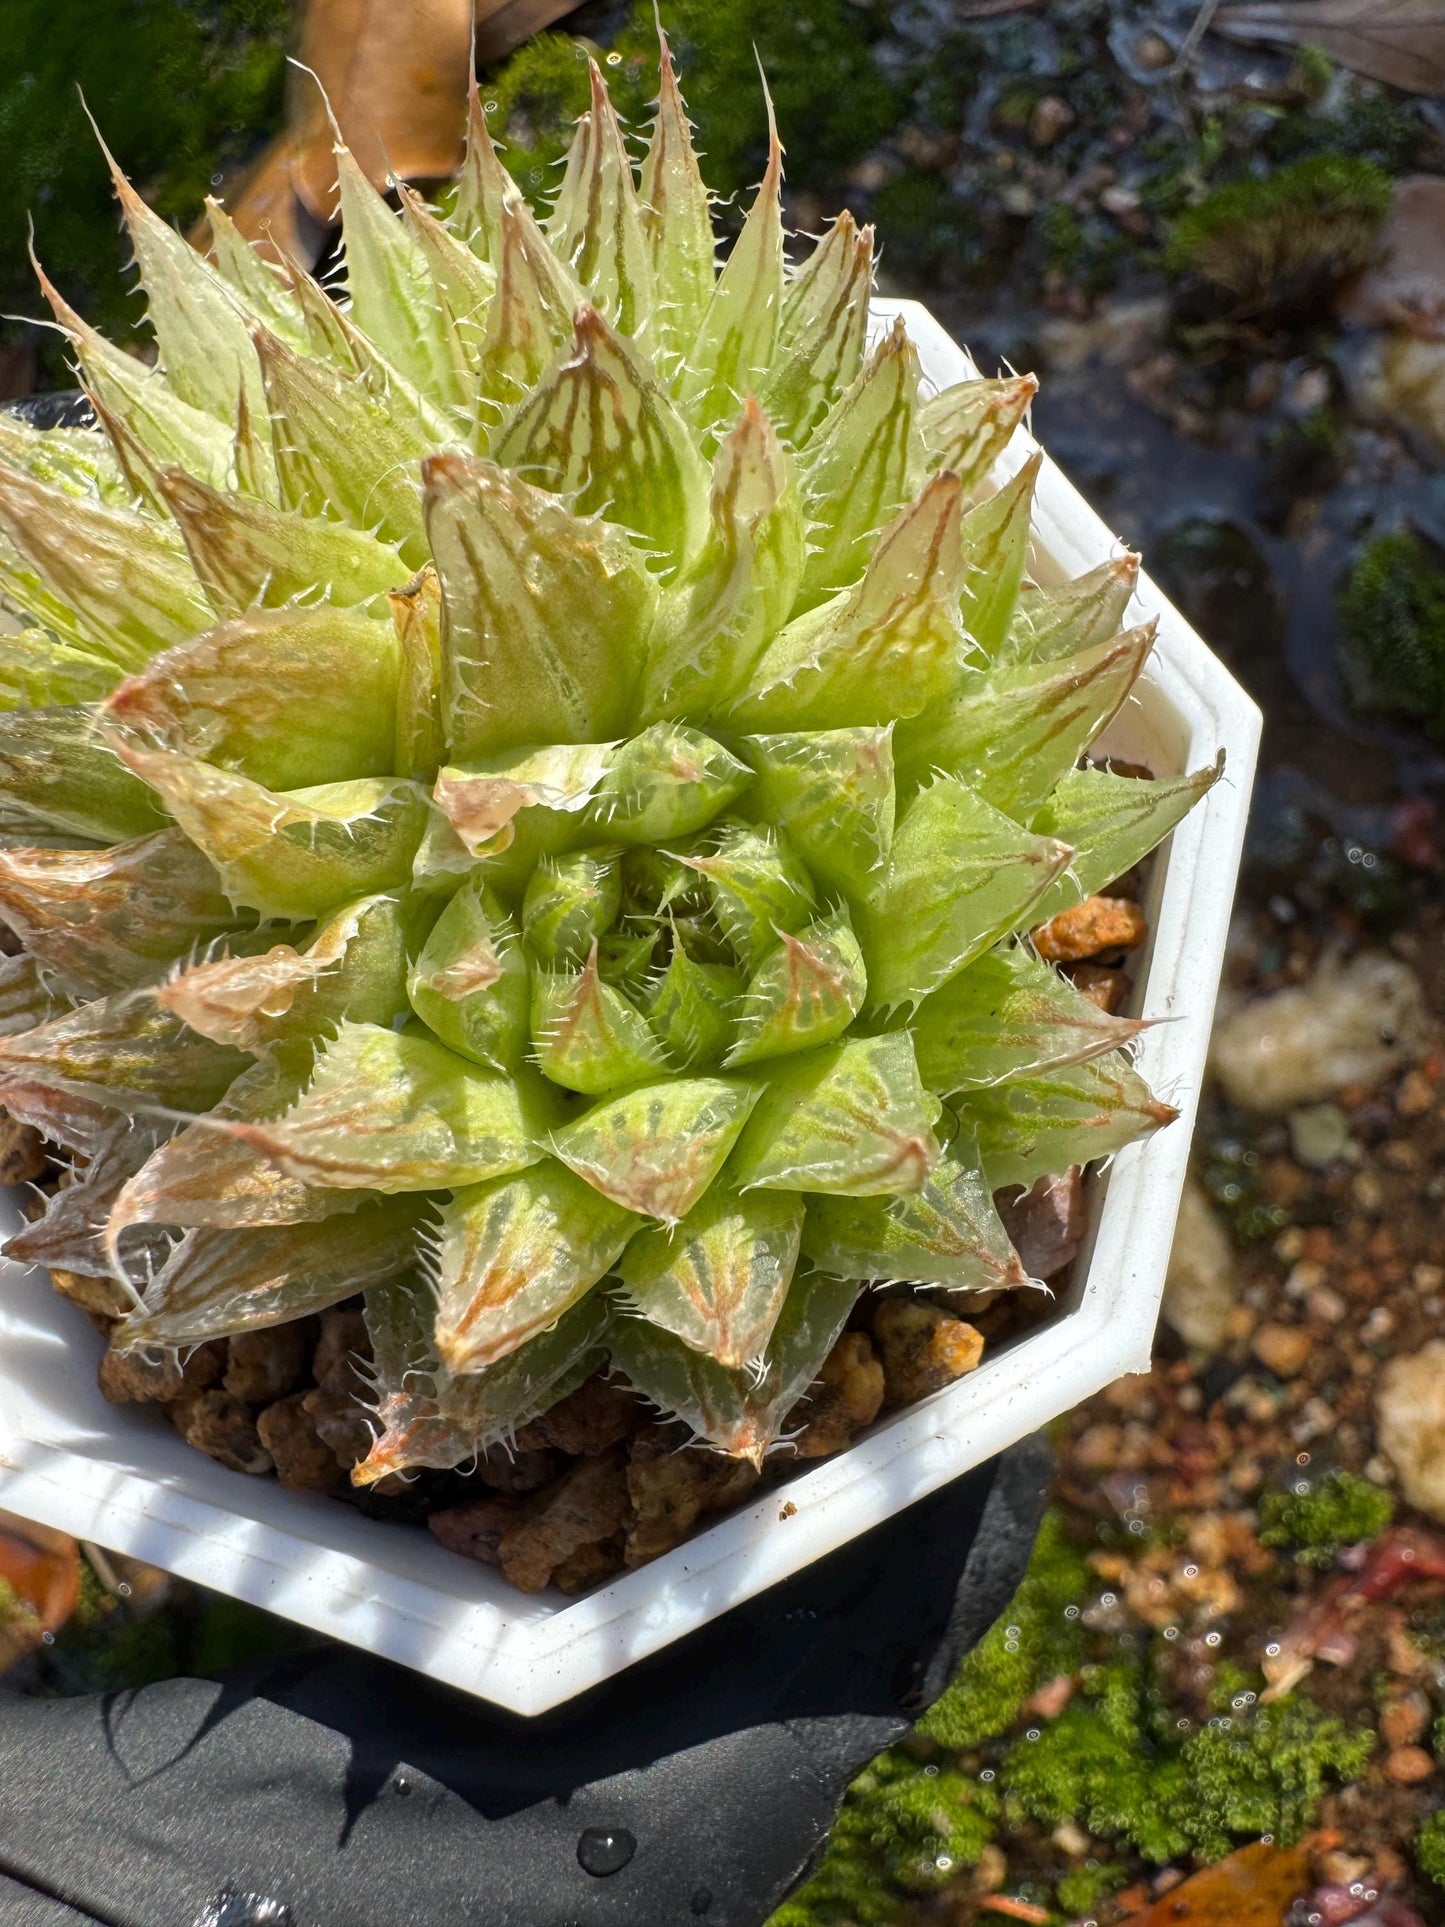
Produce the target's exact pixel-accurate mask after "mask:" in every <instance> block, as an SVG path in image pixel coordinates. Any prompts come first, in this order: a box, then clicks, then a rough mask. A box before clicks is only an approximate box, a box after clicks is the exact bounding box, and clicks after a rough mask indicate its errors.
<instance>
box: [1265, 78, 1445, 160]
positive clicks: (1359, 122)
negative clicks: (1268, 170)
mask: <svg viewBox="0 0 1445 1927" xmlns="http://www.w3.org/2000/svg"><path fill="white" fill-rule="evenodd" d="M1306 51H1307V52H1308V51H1310V50H1306ZM1320 58H1321V59H1323V58H1324V56H1320ZM1304 59H1305V54H1304V53H1302V54H1301V55H1300V58H1299V61H1298V62H1297V63H1296V67H1297V71H1298V69H1299V68H1300V66H1301V65H1302V63H1303V62H1304ZM1310 84H1311V83H1310V80H1309V77H1308V76H1307V75H1306V76H1305V77H1304V85H1305V89H1306V90H1308V88H1309V86H1310ZM1326 85H1328V82H1326ZM1321 92H1323V89H1321ZM1429 141H1430V135H1429V130H1428V128H1427V127H1426V125H1425V123H1424V121H1423V120H1422V119H1421V118H1420V115H1419V112H1418V110H1417V109H1416V107H1415V106H1414V104H1413V103H1409V102H1404V101H1398V100H1391V99H1390V98H1388V97H1387V96H1386V95H1385V94H1383V93H1373V92H1367V91H1365V90H1363V89H1362V88H1360V87H1359V86H1358V85H1356V87H1355V88H1354V89H1353V90H1352V92H1351V93H1350V95H1349V96H1348V98H1347V100H1346V103H1345V105H1344V107H1343V108H1342V109H1341V110H1340V111H1339V112H1338V113H1330V114H1320V113H1311V112H1308V111H1300V112H1298V113H1292V114H1286V115H1284V116H1283V117H1282V118H1281V119H1280V120H1278V121H1277V122H1276V123H1275V125H1274V127H1273V128H1272V129H1271V130H1270V133H1269V136H1268V138H1267V140H1266V142H1265V152H1266V153H1267V154H1268V155H1269V157H1270V159H1271V160H1273V161H1275V162H1276V163H1288V162H1291V161H1297V160H1303V159H1304V158H1305V156H1306V155H1310V154H1334V155H1342V156H1344V157H1345V158H1347V159H1353V160H1365V161H1373V162H1374V164H1375V165H1376V166H1377V167H1383V168H1384V169H1385V171H1386V172H1387V173H1389V174H1407V173H1409V172H1410V171H1411V169H1412V168H1414V167H1416V166H1418V165H1419V164H1420V163H1421V161H1422V160H1423V159H1424V158H1425V155H1426V152H1427V148H1428V146H1429Z"/></svg>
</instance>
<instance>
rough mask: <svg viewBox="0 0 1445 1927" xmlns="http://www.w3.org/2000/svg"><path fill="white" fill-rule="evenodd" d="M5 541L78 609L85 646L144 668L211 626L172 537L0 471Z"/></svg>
mask: <svg viewBox="0 0 1445 1927" xmlns="http://www.w3.org/2000/svg"><path fill="white" fill-rule="evenodd" d="M0 538H3V540H4V541H5V542H6V543H8V544H9V545H11V546H12V547H13V549H14V551H15V552H16V553H17V554H18V555H19V557H20V559H21V561H22V562H23V563H24V564H25V565H27V566H28V568H30V569H31V570H33V572H34V574H35V576H36V578H37V579H38V580H39V582H40V584H41V585H42V587H43V588H44V589H45V590H46V591H47V592H48V593H49V594H50V595H52V596H53V597H55V599H56V600H57V601H58V602H60V603H62V604H63V605H64V606H65V607H66V608H67V609H70V610H72V611H73V612H74V618H75V625H76V630H77V632H78V633H77V635H76V637H75V639H76V640H77V641H83V644H84V646H85V647H87V648H88V649H90V650H92V651H93V652H94V653H95V654H96V655H98V656H101V657H103V658H104V659H105V660H106V661H107V662H113V663H114V664H115V665H116V667H117V668H118V669H138V668H140V667H141V665H142V664H143V663H145V662H147V661H148V660H149V659H150V657H151V656H153V655H154V654H155V652H156V650H157V649H164V648H166V647H167V645H169V644H171V643H176V642H184V641H185V640H186V639H187V637H189V636H194V635H198V634H199V633H200V631H201V630H202V629H205V628H207V627H208V626H209V624H210V621H211V612H210V608H209V606H208V605H207V603H206V599H205V597H204V596H203V595H202V594H201V593H200V590H199V589H198V588H197V586H196V579H195V576H194V575H193V574H192V573H191V567H190V564H189V562H188V561H187V560H186V552H185V549H184V548H183V547H182V546H181V543H180V541H179V539H178V538H177V536H176V534H175V532H174V531H173V530H169V529H167V528H165V527H164V526H163V525H162V524H160V523H158V522H155V521H152V520H148V519H147V518H145V517H143V516H140V515H136V514H133V513H132V512H131V511H130V510H129V509H119V508H106V507H104V506H102V505H101V504H100V503H99V502H80V501H77V500H76V499H75V497H74V496H72V495H67V494H66V493H65V491H64V490H62V489H55V488H47V487H46V486H45V485H44V484H43V483H41V482H33V481H31V480H30V478H29V477H28V476H25V475H17V474H15V473H14V472H13V471H10V470H6V469H4V468H3V467H0Z"/></svg>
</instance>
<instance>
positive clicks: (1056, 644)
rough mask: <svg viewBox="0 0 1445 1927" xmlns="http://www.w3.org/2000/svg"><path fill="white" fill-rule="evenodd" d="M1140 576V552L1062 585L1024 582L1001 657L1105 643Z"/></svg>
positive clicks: (1031, 658) (1031, 657) (1041, 658)
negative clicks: (1050, 586) (1038, 585)
mask: <svg viewBox="0 0 1445 1927" xmlns="http://www.w3.org/2000/svg"><path fill="white" fill-rule="evenodd" d="M1138 581H1139V558H1138V556H1137V555H1121V556H1120V557H1119V558H1118V559H1117V561H1114V562H1104V563H1101V564H1100V566H1099V567H1098V568H1097V569H1091V570H1090V571H1089V573H1088V574H1087V575H1081V576H1078V577H1077V578H1076V579H1075V580H1074V581H1073V582H1066V583H1065V584H1064V585H1063V587H1062V588H1059V589H1038V588H1035V587H1033V586H1032V585H1031V584H1030V583H1027V582H1025V584H1024V585H1023V588H1022V590H1021V591H1020V593H1019V599H1018V603H1017V605H1016V606H1015V609H1014V613H1013V619H1012V621H1011V622H1010V623H1009V627H1008V634H1007V635H1006V636H1005V637H1004V640H1003V646H1002V648H1001V650H1000V652H999V654H1000V658H1001V659H1003V660H1010V661H1014V662H1053V661H1056V660H1057V659H1058V658H1059V657H1060V656H1071V655H1073V654H1074V653H1075V652H1076V651H1078V650H1080V649H1090V648H1092V647H1093V646H1094V644H1095V643H1099V642H1107V641H1108V640H1109V638H1110V637H1111V636H1114V635H1117V633H1118V631H1119V626H1120V624H1121V623H1122V622H1123V620H1124V611H1125V610H1126V609H1127V608H1128V606H1129V603H1130V601H1131V600H1132V599H1133V595H1134V590H1135V587H1136V585H1137V583H1138Z"/></svg>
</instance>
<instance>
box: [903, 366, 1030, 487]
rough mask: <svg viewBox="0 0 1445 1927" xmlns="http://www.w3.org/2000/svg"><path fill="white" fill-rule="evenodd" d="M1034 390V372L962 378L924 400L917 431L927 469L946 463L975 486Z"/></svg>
mask: <svg viewBox="0 0 1445 1927" xmlns="http://www.w3.org/2000/svg"><path fill="white" fill-rule="evenodd" d="M1038 392H1039V380H1038V376H1037V375H1001V376H998V377H997V378H994V379H990V380H985V381H961V382H958V383H957V384H956V385H955V386H954V387H952V388H945V389H944V391H943V393H942V394H941V395H935V396H934V397H933V399H932V400H931V401H927V402H924V404H923V406H922V407H921V408H920V409H919V411H918V435H919V440H920V441H921V442H922V444H923V449H924V454H925V459H926V461H927V465H928V467H929V468H930V469H935V468H951V469H952V470H953V471H954V473H955V474H956V475H957V476H958V478H959V480H960V481H961V482H962V483H963V485H964V487H965V488H967V489H972V488H976V487H977V486H978V484H979V483H980V482H981V481H983V480H984V478H985V477H986V476H987V475H988V472H989V470H990V469H991V468H992V467H993V465H994V463H995V462H996V461H997V460H998V458H999V456H1000V455H1001V454H1002V453H1003V451H1004V449H1005V448H1006V447H1007V446H1008V444H1009V440H1010V438H1011V437H1012V435H1013V432H1014V430H1015V429H1016V428H1017V427H1018V425H1019V423H1020V422H1021V421H1022V420H1023V418H1024V416H1025V415H1026V414H1027V413H1028V411H1029V408H1030V406H1031V405H1032V403H1033V399H1034V396H1035V395H1036V394H1037V393H1038Z"/></svg>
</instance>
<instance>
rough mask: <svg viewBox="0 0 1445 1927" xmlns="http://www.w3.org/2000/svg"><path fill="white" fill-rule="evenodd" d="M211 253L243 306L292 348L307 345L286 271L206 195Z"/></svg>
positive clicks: (302, 324) (217, 203) (218, 272)
mask: <svg viewBox="0 0 1445 1927" xmlns="http://www.w3.org/2000/svg"><path fill="white" fill-rule="evenodd" d="M206 222H207V225H208V226H209V228H210V243H211V244H210V256H211V261H212V263H213V265H214V267H215V270H216V272H217V274H218V275H220V277H221V279H222V280H223V281H224V282H225V283H226V285H227V286H228V287H229V288H230V289H231V291H232V293H233V294H234V295H235V297H236V299H237V300H238V301H239V302H240V304H241V307H242V308H243V309H244V311H245V312H246V313H247V314H248V315H251V316H253V317H254V318H255V319H256V320H257V321H263V322H265V324H266V326H267V327H268V328H269V329H270V330H271V332H272V334H274V335H279V336H280V337H281V339H282V340H283V341H284V342H286V343H287V344H288V345H289V346H290V347H292V348H303V349H304V348H305V346H306V324H305V322H304V321H303V319H302V315H301V309H300V307H299V305H298V303H297V301H296V297H295V295H294V294H292V292H291V291H290V289H289V288H288V287H287V285H286V277H285V274H284V273H283V271H282V270H281V269H280V268H278V267H277V266H276V265H275V263H274V262H272V261H269V260H267V258H266V256H265V255H264V254H262V252H261V250H260V249H259V248H258V247H253V246H252V244H251V242H250V241H248V240H247V238H246V236H245V235H244V234H243V233H242V232H241V230H240V228H238V227H237V226H236V223H235V222H234V221H233V220H232V219H231V217H230V215H229V214H228V213H227V212H226V210H225V208H223V207H222V206H221V203H220V202H219V201H218V200H216V199H215V198H214V196H212V195H210V194H208V195H207V196H206Z"/></svg>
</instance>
